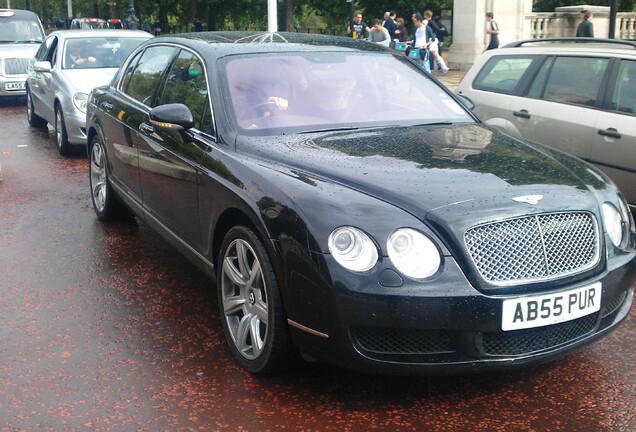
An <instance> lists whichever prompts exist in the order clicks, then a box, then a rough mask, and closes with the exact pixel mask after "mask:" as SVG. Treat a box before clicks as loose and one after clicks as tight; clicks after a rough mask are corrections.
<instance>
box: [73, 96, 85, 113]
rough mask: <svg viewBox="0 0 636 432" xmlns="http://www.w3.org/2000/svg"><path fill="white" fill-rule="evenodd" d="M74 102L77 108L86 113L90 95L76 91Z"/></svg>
mask: <svg viewBox="0 0 636 432" xmlns="http://www.w3.org/2000/svg"><path fill="white" fill-rule="evenodd" d="M73 104H74V105H75V108H77V109H78V110H80V111H81V112H83V113H84V114H86V106H87V105H88V95H87V94H86V93H75V96H73Z"/></svg>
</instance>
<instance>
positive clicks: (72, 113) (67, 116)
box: [64, 101, 86, 145]
mask: <svg viewBox="0 0 636 432" xmlns="http://www.w3.org/2000/svg"><path fill="white" fill-rule="evenodd" d="M64 122H65V125H66V134H67V136H68V142H69V143H71V144H74V145H86V114H85V113H83V112H81V111H80V110H78V109H77V108H76V107H75V105H73V102H72V101H69V102H67V103H65V109H64Z"/></svg>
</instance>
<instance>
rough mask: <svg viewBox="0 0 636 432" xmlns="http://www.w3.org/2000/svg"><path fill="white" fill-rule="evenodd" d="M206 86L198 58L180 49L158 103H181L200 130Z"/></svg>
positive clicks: (206, 91)
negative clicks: (187, 109)
mask: <svg viewBox="0 0 636 432" xmlns="http://www.w3.org/2000/svg"><path fill="white" fill-rule="evenodd" d="M207 96H208V87H207V83H206V80H205V71H204V69H203V65H202V64H201V61H200V60H199V58H198V57H197V56H196V55H194V54H193V53H191V52H189V51H185V50H181V52H180V53H179V56H178V57H177V58H176V59H175V61H174V63H173V65H172V68H170V71H169V72H168V75H167V79H166V84H165V87H164V90H163V94H162V95H161V100H160V103H159V105H165V104H171V103H182V104H184V105H185V106H187V107H188V108H189V109H190V111H191V112H192V116H193V117H194V127H195V128H197V129H199V130H202V128H201V121H202V120H201V119H202V116H203V113H204V111H206V109H205V108H206V103H207V101H208V98H207Z"/></svg>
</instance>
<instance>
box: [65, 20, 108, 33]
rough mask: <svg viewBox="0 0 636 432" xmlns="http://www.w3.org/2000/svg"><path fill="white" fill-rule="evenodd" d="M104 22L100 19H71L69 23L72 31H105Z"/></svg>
mask: <svg viewBox="0 0 636 432" xmlns="http://www.w3.org/2000/svg"><path fill="white" fill-rule="evenodd" d="M105 28H107V26H106V20H105V19H102V18H73V20H72V21H71V29H72V30H94V29H105Z"/></svg>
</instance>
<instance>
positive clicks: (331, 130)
mask: <svg viewBox="0 0 636 432" xmlns="http://www.w3.org/2000/svg"><path fill="white" fill-rule="evenodd" d="M358 129H360V128H359V127H356V126H341V127H334V128H325V129H312V130H306V131H302V132H297V133H298V134H308V133H321V132H338V131H350V130H358Z"/></svg>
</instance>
